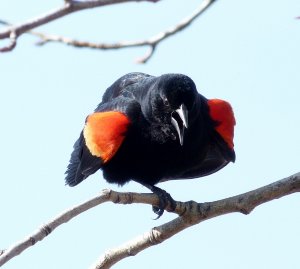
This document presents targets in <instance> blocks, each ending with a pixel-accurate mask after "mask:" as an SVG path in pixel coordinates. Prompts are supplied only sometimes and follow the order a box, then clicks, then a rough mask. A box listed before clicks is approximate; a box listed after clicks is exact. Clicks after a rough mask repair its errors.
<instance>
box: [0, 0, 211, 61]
mask: <svg viewBox="0 0 300 269" xmlns="http://www.w3.org/2000/svg"><path fill="white" fill-rule="evenodd" d="M145 1H146V0H145ZM148 1H149V0H148ZM215 1H216V0H204V1H203V2H202V3H201V4H200V5H199V6H198V8H196V9H195V10H194V11H193V13H192V14H191V15H189V16H188V17H186V18H184V19H183V20H182V21H180V22H179V23H178V24H176V25H174V26H172V27H170V28H169V29H166V30H165V31H162V32H160V33H158V34H156V35H154V36H152V37H150V38H148V39H144V40H136V41H120V42H117V43H93V42H88V41H80V40H76V39H72V38H68V37H64V36H58V35H49V34H44V33H40V32H32V31H31V32H30V34H32V35H35V36H38V37H39V38H40V39H41V40H40V41H38V42H37V45H40V46H41V45H45V44H46V43H49V42H58V43H64V44H66V45H70V46H73V47H78V48H91V49H101V50H108V49H123V48H130V47H142V46H149V47H150V49H149V51H148V52H147V53H146V54H145V55H144V56H143V57H141V58H138V59H136V62H137V63H146V62H147V61H148V60H149V59H150V58H151V56H152V55H153V53H154V51H155V49H156V47H157V45H158V44H159V43H160V42H162V41H163V40H165V39H166V38H168V37H170V36H172V35H175V34H176V33H178V32H180V31H181V30H183V29H185V28H186V27H188V26H189V25H190V24H191V23H192V22H193V21H194V20H195V19H196V18H198V17H199V16H200V15H201V14H202V13H203V12H204V11H206V10H207V8H208V7H209V6H210V5H211V4H213V3H214V2H215ZM66 2H67V3H69V4H70V5H71V6H72V7H73V8H74V5H75V3H76V5H75V6H77V8H79V3H84V6H85V7H84V8H87V7H86V5H87V3H89V2H91V1H88V2H73V1H70V0H69V1H66ZM96 2H99V1H96ZM102 2H109V1H102ZM118 2H126V1H118ZM128 2H129V1H128ZM150 2H157V1H150ZM99 6H100V5H99ZM69 8H70V7H69ZM74 11H78V10H71V11H63V12H68V13H70V12H74ZM52 13H53V12H52ZM52 13H51V14H52ZM68 13H67V14H68ZM44 17H45V16H44ZM46 17H49V15H48V16H46ZM41 18H42V17H40V18H38V19H36V20H35V21H40V20H41ZM54 19H57V17H56V18H54ZM46 22H48V21H46ZM46 22H44V23H46ZM6 24H8V23H6ZM28 24H29V25H32V23H31V24H30V23H28ZM37 26H38V25H37ZM20 27H21V26H20ZM20 27H19V28H18V29H19V30H18V29H16V27H14V28H15V31H16V32H17V33H19V32H20V31H21V30H20ZM34 27H36V26H34ZM34 27H31V28H30V29H32V28H34ZM21 29H22V28H21ZM23 32H24V31H23V30H22V33H23ZM0 39H1V33H0Z"/></svg>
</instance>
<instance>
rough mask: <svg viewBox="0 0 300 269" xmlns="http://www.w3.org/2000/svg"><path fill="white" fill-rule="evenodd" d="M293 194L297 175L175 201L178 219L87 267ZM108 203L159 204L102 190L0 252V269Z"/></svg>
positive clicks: (299, 182) (149, 197)
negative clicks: (208, 198) (228, 193)
mask: <svg viewBox="0 0 300 269" xmlns="http://www.w3.org/2000/svg"><path fill="white" fill-rule="evenodd" d="M295 192H300V173H297V174H295V175H292V176H290V177H288V178H285V179H282V180H279V181H277V182H274V183H272V184H269V185H267V186H264V187H261V188H259V189H256V190H253V191H250V192H247V193H244V194H240V195H237V196H233V197H230V198H226V199H223V200H219V201H215V202H206V203H196V202H194V201H189V202H178V201H176V208H175V210H174V212H175V213H176V214H178V215H179V217H177V218H175V219H174V220H172V221H170V222H168V223H165V224H163V225H161V226H158V227H155V228H152V229H151V231H149V232H147V233H145V234H144V235H142V236H140V237H138V238H137V239H135V240H132V241H130V242H128V243H126V244H125V245H122V246H120V247H118V248H115V249H112V250H110V251H108V252H106V253H105V254H104V255H102V256H101V257H100V258H99V260H98V261H97V262H96V263H95V265H93V266H92V267H91V268H97V269H99V268H101V269H104V268H110V267H111V266H112V265H113V264H115V263H116V262H118V261H120V260H122V259H124V258H126V257H128V256H133V255H136V254H137V253H139V252H140V251H142V250H144V249H146V248H148V247H150V246H153V245H156V244H159V243H162V242H163V241H164V240H166V239H168V238H170V237H172V236H173V235H175V234H177V233H179V232H180V231H182V230H184V229H186V228H188V227H190V226H192V225H195V224H198V223H200V222H202V221H205V220H207V219H210V218H213V217H217V216H221V215H224V214H228V213H233V212H240V213H243V214H249V213H250V212H251V211H252V210H253V209H254V208H255V207H257V206H258V205H260V204H262V203H266V202H269V201H271V200H273V199H278V198H280V197H282V196H285V195H289V194H292V193H295ZM108 201H111V202H113V203H117V204H131V203H142V204H149V205H154V206H158V205H159V199H158V197H157V196H156V195H155V194H147V193H143V194H140V193H120V192H115V191H112V190H103V191H102V192H101V193H100V194H99V195H97V196H95V197H94V198H92V199H90V200H88V201H86V202H84V203H82V204H79V205H77V206H75V207H72V208H71V209H68V210H66V211H65V212H63V213H61V214H60V215H58V216H57V217H55V218H54V219H52V220H50V221H49V222H48V223H46V224H45V225H43V226H41V227H40V228H39V229H37V230H36V231H35V232H33V233H32V234H31V235H29V236H27V237H26V238H25V239H23V240H21V241H20V242H17V243H16V244H14V245H12V246H11V247H9V248H8V249H6V250H4V251H2V252H3V253H2V255H1V256H0V266H2V265H3V264H5V263H6V262H7V261H9V260H10V259H12V258H13V257H15V256H17V255H19V254H21V253H22V252H23V251H24V250H25V249H27V248H29V247H31V246H33V245H34V244H35V243H36V242H38V241H41V240H43V239H44V238H45V237H46V236H48V235H49V234H50V233H51V232H52V231H53V230H54V229H56V228H57V227H58V226H60V225H61V224H63V223H66V222H68V221H69V220H71V219H72V218H74V217H76V216H78V215H79V214H81V213H83V212H85V211H87V210H89V209H91V208H93V207H95V206H97V205H99V204H102V203H104V202H108ZM166 210H167V211H169V212H172V205H167V207H166Z"/></svg>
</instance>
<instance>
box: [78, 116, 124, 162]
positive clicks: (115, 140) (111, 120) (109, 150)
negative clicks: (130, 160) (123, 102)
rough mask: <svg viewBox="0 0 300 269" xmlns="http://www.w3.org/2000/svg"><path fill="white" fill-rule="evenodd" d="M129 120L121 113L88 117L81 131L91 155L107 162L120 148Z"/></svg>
mask: <svg viewBox="0 0 300 269" xmlns="http://www.w3.org/2000/svg"><path fill="white" fill-rule="evenodd" d="M129 125H130V120H129V119H128V118H127V117H126V116H125V115H124V114H123V113H121V112H117V111H108V112H96V113H93V114H91V115H90V116H88V118H87V121H86V125H85V127H84V130H83V135H84V139H85V143H86V145H87V147H88V149H89V151H90V152H91V154H92V155H94V156H97V157H100V158H101V159H102V160H103V162H104V163H105V162H107V161H109V160H110V159H111V158H112V157H113V156H114V155H115V153H116V152H117V150H118V149H119V147H120V146H121V144H122V142H123V140H124V138H125V135H126V131H127V129H128V126H129Z"/></svg>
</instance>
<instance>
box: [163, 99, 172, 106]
mask: <svg viewBox="0 0 300 269" xmlns="http://www.w3.org/2000/svg"><path fill="white" fill-rule="evenodd" d="M162 100H163V103H164V105H165V106H169V105H170V104H169V100H168V98H167V97H163V98H162Z"/></svg>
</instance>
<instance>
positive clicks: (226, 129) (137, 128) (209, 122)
mask: <svg viewBox="0 0 300 269" xmlns="http://www.w3.org/2000/svg"><path fill="white" fill-rule="evenodd" d="M234 125H235V118H234V115H233V111H232V108H231V106H230V104H229V103H228V102H226V101H223V100H220V99H211V100H208V99H206V98H205V97H204V96H202V95H201V94H199V93H198V92H197V89H196V86H195V84H194V82H193V81H192V79H191V78H189V77H188V76H185V75H182V74H165V75H162V76H159V77H155V76H150V75H147V74H143V73H129V74H127V75H125V76H123V77H121V78H119V79H118V80H117V81H116V82H115V83H113V84H112V85H111V86H110V87H109V88H108V89H107V90H106V92H105V93H104V95H103V98H102V102H101V103H100V104H99V105H98V107H97V108H96V110H95V112H94V113H93V114H91V115H89V116H88V117H87V118H86V122H85V126H84V128H83V131H82V132H81V134H80V137H79V139H78V140H77V141H76V143H75V145H74V150H73V153H72V155H71V159H70V163H69V165H68V169H67V171H66V174H67V176H66V184H68V185H69V186H75V185H77V184H79V183H80V182H81V181H83V180H84V179H86V178H87V177H88V176H89V175H91V174H93V173H95V172H96V171H97V170H99V169H100V168H101V169H102V171H103V176H104V178H105V179H106V180H107V181H108V182H109V183H117V184H118V185H124V184H125V183H127V182H128V181H130V180H134V181H136V182H139V183H140V184H142V185H144V186H146V187H147V188H149V189H150V190H151V191H152V192H154V193H157V194H158V195H159V196H160V197H161V200H163V199H164V198H162V197H163V196H165V194H166V193H165V192H164V191H163V190H161V189H160V188H158V187H156V186H155V184H157V183H159V182H162V181H166V180H174V179H187V178H197V177H203V176H207V175H210V174H212V173H215V172H217V171H218V170H220V169H221V168H223V167H224V166H226V165H227V164H228V163H229V162H234V161H235V152H234V149H233V135H234ZM164 206H165V204H164V202H163V201H162V202H161V206H160V208H159V209H157V208H156V213H157V214H158V215H159V216H160V215H161V214H162V213H163V209H164V208H163V207H164Z"/></svg>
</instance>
